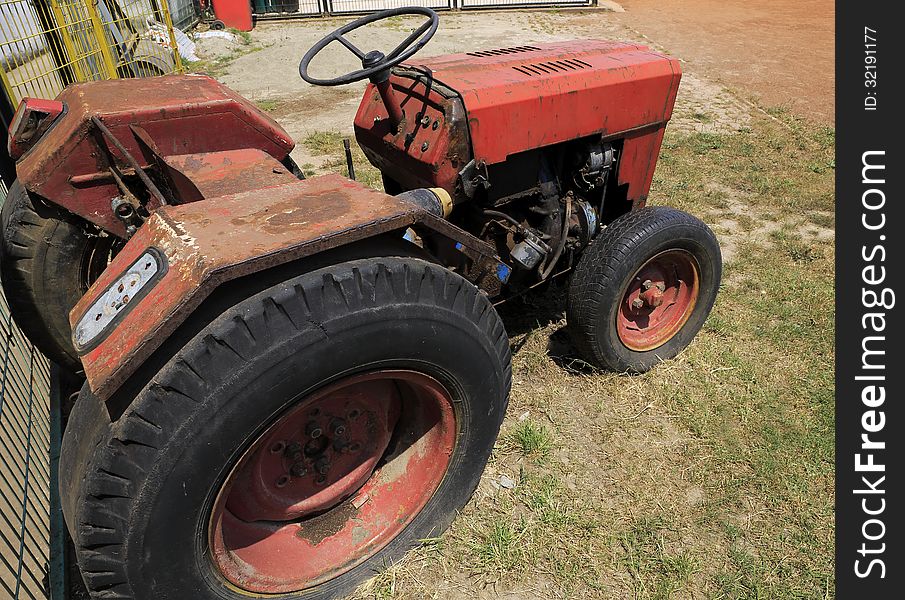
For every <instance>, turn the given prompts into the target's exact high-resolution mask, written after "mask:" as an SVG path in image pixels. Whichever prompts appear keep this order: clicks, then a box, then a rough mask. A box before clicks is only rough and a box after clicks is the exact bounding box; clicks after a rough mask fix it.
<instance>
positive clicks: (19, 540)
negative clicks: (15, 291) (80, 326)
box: [0, 190, 52, 600]
mask: <svg viewBox="0 0 905 600" xmlns="http://www.w3.org/2000/svg"><path fill="white" fill-rule="evenodd" d="M5 195H6V194H5V191H4V190H0V206H2V203H3V198H5ZM50 447H51V407H50V364H49V363H48V361H47V359H45V358H44V357H43V356H41V354H40V353H38V352H37V351H36V350H35V348H34V346H32V344H31V342H29V341H28V340H27V339H26V338H25V336H24V335H22V332H21V331H19V329H18V327H16V325H15V323H13V321H12V319H11V318H10V315H9V306H8V305H7V303H6V298H5V297H4V296H3V294H2V292H0V598H9V599H11V600H19V599H20V598H34V599H45V598H48V597H49V596H50V588H51V581H50V580H51V575H50V560H51V559H50V555H51V552H50V545H51V541H50V540H51V531H50V530H51V516H50V515H51V508H50V507H51V499H50V489H51V479H52V474H51V464H50Z"/></svg>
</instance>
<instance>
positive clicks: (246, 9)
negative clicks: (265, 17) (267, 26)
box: [211, 0, 254, 31]
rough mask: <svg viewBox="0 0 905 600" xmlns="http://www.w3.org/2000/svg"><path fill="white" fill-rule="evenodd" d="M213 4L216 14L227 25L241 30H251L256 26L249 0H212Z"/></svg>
mask: <svg viewBox="0 0 905 600" xmlns="http://www.w3.org/2000/svg"><path fill="white" fill-rule="evenodd" d="M211 4H212V6H213V7H214V16H216V17H217V19H218V20H220V21H223V24H224V25H226V26H227V27H232V28H234V29H238V30H239V31H251V30H252V28H253V27H254V22H253V21H252V18H251V2H250V1H249V0H211Z"/></svg>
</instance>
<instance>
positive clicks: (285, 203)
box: [69, 175, 439, 400]
mask: <svg viewBox="0 0 905 600" xmlns="http://www.w3.org/2000/svg"><path fill="white" fill-rule="evenodd" d="M419 220H423V221H429V220H430V215H427V214H426V213H423V211H420V210H419V209H417V208H416V207H415V206H414V205H413V204H410V203H408V202H406V201H405V200H402V199H399V198H394V197H392V196H388V195H386V194H384V193H382V192H378V191H376V190H372V189H370V188H367V187H365V186H363V185H362V184H360V183H357V182H354V181H351V180H349V179H346V178H344V177H341V176H339V175H326V176H323V177H315V178H311V179H306V180H304V181H298V180H296V181H295V182H293V183H290V184H287V185H281V186H277V187H272V188H269V189H268V191H267V193H265V194H262V193H261V192H260V190H253V191H248V192H243V193H239V194H233V195H230V196H223V197H217V198H213V199H206V200H201V201H199V202H193V203H190V204H183V205H179V206H164V207H162V208H160V209H158V210H157V211H155V212H154V214H152V215H151V217H150V218H149V219H148V220H147V221H146V222H145V224H144V225H143V226H142V227H140V228H139V229H138V231H137V232H136V233H135V235H134V236H132V238H131V239H130V240H129V242H128V243H127V244H126V245H125V246H124V247H123V249H122V250H121V251H120V252H119V254H117V256H116V257H115V258H114V259H113V261H112V262H111V263H110V266H109V267H107V269H106V270H105V271H104V272H103V273H102V274H101V276H100V277H99V278H98V280H97V281H96V282H95V284H94V285H93V286H92V287H91V288H90V289H89V290H88V292H87V293H86V294H85V296H83V297H82V299H81V300H79V302H78V303H77V304H76V306H75V307H74V308H73V309H72V312H71V313H70V316H69V318H70V323H71V324H72V325H73V329H75V327H76V325H77V323H78V321H79V319H80V318H81V317H82V315H84V314H85V313H86V311H87V310H88V309H89V308H90V307H91V305H92V304H93V303H94V302H95V301H96V300H97V298H98V297H99V296H100V295H102V294H103V292H104V291H105V290H106V289H107V287H109V286H110V285H111V284H112V283H113V282H114V281H115V280H116V279H117V278H118V277H119V276H120V274H121V273H123V272H125V270H126V269H127V268H128V267H129V266H130V265H131V264H132V263H133V262H135V261H136V260H137V259H138V257H139V256H141V255H142V254H143V253H144V252H145V251H146V250H147V249H148V248H151V247H154V248H157V249H158V250H160V251H161V253H163V254H164V255H165V256H166V258H167V260H168V262H169V267H168V271H167V273H166V274H165V275H164V276H163V277H162V278H161V280H160V281H159V282H158V283H157V284H156V285H154V287H153V288H152V289H151V290H150V291H149V292H148V294H147V295H146V296H145V297H144V298H142V299H141V300H140V301H139V303H138V304H137V305H136V306H135V308H133V309H132V310H131V312H129V313H128V314H126V316H125V317H124V318H123V319H122V321H121V322H120V323H119V324H118V325H117V326H116V327H115V328H114V329H113V330H112V331H111V332H110V334H109V335H108V337H106V338H105V339H104V340H103V342H101V343H100V344H99V345H98V346H97V347H96V348H94V349H92V350H90V351H88V352H87V353H85V354H84V355H83V356H82V357H81V359H82V365H83V367H84V369H85V376H86V378H87V379H88V383H89V385H90V386H91V390H92V391H93V392H94V393H95V394H97V396H98V397H99V398H101V399H104V400H106V399H107V398H109V396H110V394H112V393H113V391H114V390H116V389H117V388H118V387H119V385H120V384H121V383H122V382H123V381H124V380H125V378H126V377H128V376H129V375H131V374H132V373H133V372H134V371H135V370H136V369H137V368H138V367H139V366H140V364H141V363H142V361H143V360H144V359H145V358H147V356H149V355H150V353H151V352H152V351H153V350H155V349H156V348H157V347H159V345H160V344H161V343H162V342H163V340H164V339H166V337H167V336H168V335H169V334H171V333H172V332H173V331H174V330H175V329H176V327H178V326H179V324H181V323H182V322H183V321H184V320H185V319H186V318H187V317H188V316H189V315H190V314H191V312H192V311H193V310H194V309H195V308H196V307H197V306H198V304H200V303H201V302H202V301H203V300H204V298H206V297H207V296H208V295H209V294H210V293H211V292H212V291H213V290H214V289H215V288H216V287H217V286H218V285H220V284H221V283H222V282H224V281H228V280H230V279H233V278H235V277H239V276H242V275H248V274H250V273H254V272H257V271H261V270H264V269H267V268H270V267H273V266H276V265H278V264H282V263H285V262H288V261H291V260H297V259H299V258H302V257H305V256H309V255H311V254H314V253H316V252H320V251H323V250H326V249H330V248H333V247H336V246H339V245H342V244H345V243H351V242H354V241H358V240H360V239H364V238H366V237H370V236H372V235H376V234H379V233H384V232H386V231H391V230H394V229H400V228H405V227H408V226H409V225H412V224H414V223H415V222H416V221H419ZM435 220H439V219H436V218H435Z"/></svg>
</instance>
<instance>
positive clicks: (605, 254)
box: [567, 207, 722, 373]
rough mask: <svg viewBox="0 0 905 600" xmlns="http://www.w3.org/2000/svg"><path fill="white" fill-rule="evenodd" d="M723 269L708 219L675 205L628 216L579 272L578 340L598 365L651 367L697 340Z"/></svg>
mask: <svg viewBox="0 0 905 600" xmlns="http://www.w3.org/2000/svg"><path fill="white" fill-rule="evenodd" d="M721 275H722V258H721V255H720V246H719V243H718V242H717V239H716V236H715V235H714V234H713V232H712V231H711V230H710V228H709V227H707V225H706V224H704V223H703V222H702V221H701V220H700V219H698V218H696V217H693V216H692V215H689V214H688V213H685V212H682V211H680V210H677V209H674V208H669V207H646V208H642V209H640V210H637V211H633V212H629V213H627V214H625V215H622V216H621V217H619V218H617V219H616V220H614V221H613V222H612V223H610V225H609V226H608V227H607V228H606V229H604V230H603V232H601V234H600V235H599V236H597V238H596V239H594V241H593V242H591V245H590V246H589V247H588V249H587V250H585V252H584V253H583V254H582V256H581V259H580V260H579V262H578V265H577V266H576V268H575V271H574V273H573V274H572V280H571V282H570V284H569V299H568V307H567V317H568V323H569V329H570V330H571V334H572V339H573V341H574V342H575V344H576V345H577V346H578V349H579V350H580V351H581V353H582V354H583V355H584V356H585V358H586V359H587V360H588V361H589V362H590V363H592V364H593V365H594V366H597V367H599V368H605V369H610V370H613V371H617V372H631V373H644V372H645V371H647V370H649V369H650V368H651V367H653V366H654V365H656V364H657V363H659V362H661V361H664V360H668V359H670V358H673V357H674V356H676V355H677V354H678V353H679V352H681V351H682V350H683V349H684V348H685V347H686V346H688V344H689V343H691V340H692V339H694V336H695V335H696V334H697V333H698V331H699V330H700V329H701V327H702V326H703V324H704V321H705V320H706V319H707V315H709V314H710V310H711V308H713V303H714V301H715V300H716V294H717V290H718V289H719V286H720V278H721Z"/></svg>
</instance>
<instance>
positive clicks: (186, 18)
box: [169, 0, 201, 30]
mask: <svg viewBox="0 0 905 600" xmlns="http://www.w3.org/2000/svg"><path fill="white" fill-rule="evenodd" d="M169 5H170V19H172V21H173V27H178V28H179V29H182V30H185V29H188V28H189V27H191V26H192V25H194V24H195V23H197V22H198V17H199V15H200V13H201V9H200V7H199V6H198V0H169Z"/></svg>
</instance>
